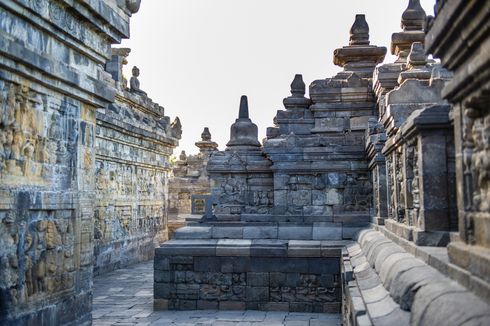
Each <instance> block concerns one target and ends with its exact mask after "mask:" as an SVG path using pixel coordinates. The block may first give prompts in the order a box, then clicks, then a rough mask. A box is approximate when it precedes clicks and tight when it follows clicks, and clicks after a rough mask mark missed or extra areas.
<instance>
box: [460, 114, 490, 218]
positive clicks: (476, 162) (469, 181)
mask: <svg viewBox="0 0 490 326" xmlns="http://www.w3.org/2000/svg"><path fill="white" fill-rule="evenodd" d="M487 111H488V110H487ZM463 124H464V125H463V167H464V176H465V188H466V191H465V193H466V194H467V195H468V196H469V198H466V201H467V203H466V204H467V207H466V209H468V210H473V211H481V212H488V211H489V210H490V158H489V155H490V114H489V113H488V112H485V113H483V112H482V111H480V110H476V109H472V108H466V110H465V117H464V120H463Z"/></svg>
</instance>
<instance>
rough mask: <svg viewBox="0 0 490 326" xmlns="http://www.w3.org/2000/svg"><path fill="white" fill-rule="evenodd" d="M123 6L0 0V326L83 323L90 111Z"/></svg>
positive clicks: (87, 285) (106, 86)
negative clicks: (0, 325)
mask: <svg viewBox="0 0 490 326" xmlns="http://www.w3.org/2000/svg"><path fill="white" fill-rule="evenodd" d="M136 9H137V8H136V7H133V8H132V11H131V10H130V9H129V8H128V7H126V2H125V1H115V0H108V1H103V2H93V1H92V2H87V1H78V0H75V1H71V2H69V3H68V2H66V1H57V0H50V1H48V0H38V1H21V0H6V1H2V2H1V3H0V21H1V22H2V23H1V24H0V34H1V35H2V36H1V37H0V49H1V50H0V248H1V249H0V298H1V299H0V301H1V305H0V324H2V325H41V324H43V323H44V324H52V325H60V324H68V323H75V324H78V325H81V324H90V323H91V313H90V311H91V284H92V269H93V245H94V240H93V239H94V228H93V225H94V218H93V216H94V214H93V212H94V203H95V200H96V196H95V193H94V189H95V178H94V176H95V171H96V164H95V152H96V146H95V143H96V140H95V138H96V137H95V135H96V110H97V109H99V108H104V107H106V106H107V105H109V104H110V103H112V102H113V101H114V96H115V89H114V87H113V85H112V84H111V78H110V76H108V74H107V73H106V72H105V71H104V68H103V66H104V64H105V62H106V61H108V60H110V58H111V53H110V45H111V44H112V43H118V42H120V41H121V38H124V37H128V35H129V18H130V16H131V13H132V12H135V10H136Z"/></svg>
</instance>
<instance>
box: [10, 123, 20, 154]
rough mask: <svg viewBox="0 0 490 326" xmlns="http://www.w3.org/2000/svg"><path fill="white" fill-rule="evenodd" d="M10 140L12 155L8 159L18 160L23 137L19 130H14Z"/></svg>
mask: <svg viewBox="0 0 490 326" xmlns="http://www.w3.org/2000/svg"><path fill="white" fill-rule="evenodd" d="M13 135H14V136H13V140H12V154H11V155H10V158H11V159H13V160H20V153H21V151H22V143H23V136H22V132H21V131H20V130H19V129H14V134H13Z"/></svg>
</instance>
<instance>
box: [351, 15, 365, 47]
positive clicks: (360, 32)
mask: <svg viewBox="0 0 490 326" xmlns="http://www.w3.org/2000/svg"><path fill="white" fill-rule="evenodd" d="M349 45H369V25H368V23H367V22H366V15H356V20H355V21H354V24H353V25H352V27H351V29H350V41H349Z"/></svg>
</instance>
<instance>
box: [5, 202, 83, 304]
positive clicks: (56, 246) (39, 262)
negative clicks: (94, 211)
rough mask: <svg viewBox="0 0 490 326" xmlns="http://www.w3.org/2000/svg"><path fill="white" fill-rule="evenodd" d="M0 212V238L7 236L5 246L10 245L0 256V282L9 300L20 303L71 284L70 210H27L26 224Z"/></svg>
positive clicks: (72, 232) (72, 233) (73, 262)
mask: <svg viewBox="0 0 490 326" xmlns="http://www.w3.org/2000/svg"><path fill="white" fill-rule="evenodd" d="M0 215H3V216H4V218H3V219H2V223H1V225H0V233H1V234H2V239H9V240H8V241H7V243H6V244H8V245H7V246H6V247H8V248H10V249H7V250H6V251H4V252H3V253H4V254H5V255H6V256H4V257H0V258H1V259H0V261H2V273H1V274H2V277H3V278H2V280H3V281H2V283H3V284H1V285H2V288H7V289H9V291H8V292H9V295H10V296H11V299H12V301H13V302H15V303H16V304H22V303H25V302H27V300H29V299H30V298H31V297H37V296H41V295H43V294H55V293H57V292H61V291H65V290H67V289H70V288H72V287H73V286H74V271H75V265H76V259H77V258H76V257H75V245H76V244H75V236H76V235H75V230H74V217H73V211H71V210H58V211H55V212H54V211H29V216H28V219H27V223H21V224H17V223H14V219H13V218H14V217H13V213H12V212H4V213H3V214H2V212H0ZM7 234H9V236H8V237H6V235H7ZM8 252H11V254H8ZM16 253H19V254H16Z"/></svg>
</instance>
